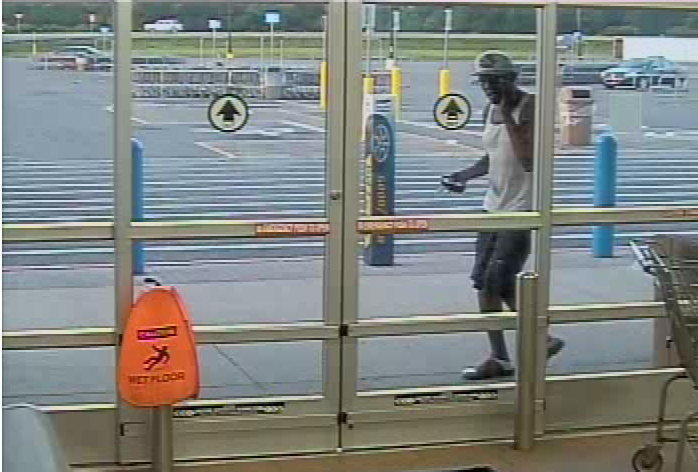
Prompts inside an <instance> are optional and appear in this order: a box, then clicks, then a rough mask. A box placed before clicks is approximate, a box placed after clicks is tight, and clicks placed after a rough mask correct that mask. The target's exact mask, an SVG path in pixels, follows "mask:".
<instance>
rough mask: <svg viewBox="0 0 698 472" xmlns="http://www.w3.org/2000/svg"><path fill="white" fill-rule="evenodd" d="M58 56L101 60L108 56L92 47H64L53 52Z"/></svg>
mask: <svg viewBox="0 0 698 472" xmlns="http://www.w3.org/2000/svg"><path fill="white" fill-rule="evenodd" d="M52 54H55V55H57V56H83V57H89V58H95V59H96V58H101V57H104V56H106V54H104V53H103V52H102V51H100V50H99V49H97V48H95V47H92V46H80V45H78V46H64V47H62V48H60V49H57V50H55V51H53V52H52Z"/></svg>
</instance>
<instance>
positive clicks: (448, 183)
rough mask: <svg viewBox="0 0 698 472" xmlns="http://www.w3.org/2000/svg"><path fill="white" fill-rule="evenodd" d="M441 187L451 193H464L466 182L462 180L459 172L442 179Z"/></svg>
mask: <svg viewBox="0 0 698 472" xmlns="http://www.w3.org/2000/svg"><path fill="white" fill-rule="evenodd" d="M441 185H442V186H444V187H445V188H446V189H447V190H448V191H449V192H453V193H463V192H464V191H465V181H464V180H462V179H461V178H460V175H459V172H454V173H453V174H448V175H444V176H443V177H441Z"/></svg>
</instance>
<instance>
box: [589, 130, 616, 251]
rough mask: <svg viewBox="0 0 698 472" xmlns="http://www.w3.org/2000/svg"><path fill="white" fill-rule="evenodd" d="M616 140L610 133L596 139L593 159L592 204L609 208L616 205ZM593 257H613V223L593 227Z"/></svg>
mask: <svg viewBox="0 0 698 472" xmlns="http://www.w3.org/2000/svg"><path fill="white" fill-rule="evenodd" d="M617 160H618V142H617V141H616V138H614V137H613V135H612V134H610V133H604V134H602V135H601V136H599V138H598V139H597V140H596V159H595V161H594V206H595V207H597V208H610V207H615V206H616V174H617V172H616V169H617ZM593 250H594V257H613V225H600V226H595V227H594V241H593Z"/></svg>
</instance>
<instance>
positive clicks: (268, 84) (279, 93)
mask: <svg viewBox="0 0 698 472" xmlns="http://www.w3.org/2000/svg"><path fill="white" fill-rule="evenodd" d="M284 87H285V84H284V71H283V69H281V68H280V67H269V68H268V69H267V73H266V74H265V80H264V98H266V99H271V100H279V99H281V98H283V96H284Z"/></svg>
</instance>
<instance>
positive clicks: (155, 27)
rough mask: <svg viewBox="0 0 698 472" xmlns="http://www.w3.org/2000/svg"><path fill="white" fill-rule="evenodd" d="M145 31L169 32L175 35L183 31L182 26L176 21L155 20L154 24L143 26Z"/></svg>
mask: <svg viewBox="0 0 698 472" xmlns="http://www.w3.org/2000/svg"><path fill="white" fill-rule="evenodd" d="M143 29H144V30H145V31H169V32H172V33H175V32H177V31H184V25H183V24H182V23H180V22H179V21H177V20H157V21H156V22H155V23H146V24H144V25H143Z"/></svg>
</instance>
